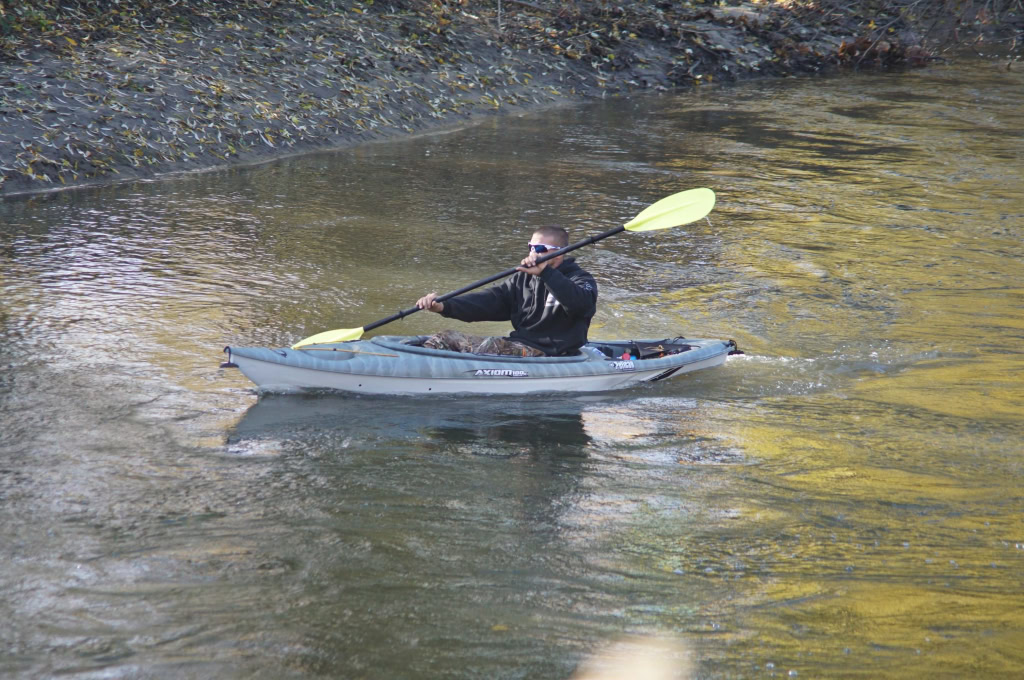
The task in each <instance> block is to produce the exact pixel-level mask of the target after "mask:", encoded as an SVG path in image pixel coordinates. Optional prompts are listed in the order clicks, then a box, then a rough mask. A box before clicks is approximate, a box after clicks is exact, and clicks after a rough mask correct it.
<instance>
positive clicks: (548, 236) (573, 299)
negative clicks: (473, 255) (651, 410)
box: [416, 227, 597, 357]
mask: <svg viewBox="0 0 1024 680" xmlns="http://www.w3.org/2000/svg"><path fill="white" fill-rule="evenodd" d="M568 244H569V234H568V232H566V231H565V229H562V228H561V227H541V228H540V229H538V230H537V231H535V232H534V233H533V236H532V237H531V238H530V253H529V255H527V256H526V257H525V258H523V261H522V263H521V264H520V266H518V267H516V273H515V274H513V275H512V276H511V277H509V278H507V279H505V281H504V282H502V283H500V284H498V285H495V286H493V287H491V288H488V289H487V290H483V291H480V292H476V293H466V294H463V295H460V296H458V297H454V298H451V299H450V300H445V301H444V302H436V301H435V298H436V297H437V293H430V294H429V295H424V296H423V297H421V298H420V299H419V300H417V301H416V306H417V307H419V308H420V309H428V310H430V311H431V312H436V313H438V314H440V315H441V316H446V317H448V318H451V319H458V320H459V321H511V322H512V327H513V329H514V330H513V331H512V332H511V333H510V334H509V337H507V338H495V337H489V338H483V337H479V336H473V335H467V334H465V333H460V332H459V331H443V332H441V333H438V334H436V335H433V336H431V337H430V338H428V339H427V341H426V342H425V343H423V344H424V346H425V347H433V348H434V349H449V350H454V351H456V352H474V353H477V354H509V355H513V356H526V357H531V356H558V355H564V354H573V353H575V352H576V350H578V349H579V348H580V347H582V346H583V344H584V343H585V342H586V341H587V330H588V329H589V328H590V320H591V319H592V318H593V317H594V312H596V311H597V282H595V281H594V277H593V276H591V275H590V274H589V273H587V272H586V271H584V270H583V268H582V267H580V266H579V265H578V264H576V260H575V258H572V257H568V258H567V257H565V256H564V255H559V256H558V257H556V258H554V259H551V260H547V261H546V262H541V263H540V264H538V263H537V259H538V258H539V257H541V256H542V255H544V254H546V253H548V252H550V251H552V250H558V249H559V248H563V247H565V246H566V245H568Z"/></svg>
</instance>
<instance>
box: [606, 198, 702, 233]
mask: <svg viewBox="0 0 1024 680" xmlns="http://www.w3.org/2000/svg"><path fill="white" fill-rule="evenodd" d="M714 207H715V192H714V191H712V190H711V189H690V190H689V191H680V192H679V193H678V194H672V195H671V196H666V197H665V198H663V199H661V200H660V201H658V202H657V203H655V204H653V205H651V206H648V207H647V208H646V209H645V210H644V211H643V212H642V213H640V214H639V215H637V216H636V217H634V218H633V219H632V220H630V221H629V222H627V223H626V224H625V225H624V226H625V228H626V231H654V230H655V229H668V228H669V227H678V226H680V225H682V224H689V223H690V222H696V221H697V220H699V219H701V218H703V217H705V216H706V215H707V214H708V213H709V212H711V209H712V208H714Z"/></svg>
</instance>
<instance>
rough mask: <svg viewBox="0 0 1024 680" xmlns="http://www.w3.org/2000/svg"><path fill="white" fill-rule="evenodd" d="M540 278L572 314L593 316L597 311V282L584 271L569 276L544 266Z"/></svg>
mask: <svg viewBox="0 0 1024 680" xmlns="http://www.w3.org/2000/svg"><path fill="white" fill-rule="evenodd" d="M540 279H541V281H543V282H544V285H545V286H547V288H548V290H549V291H550V292H551V294H552V295H554V296H555V299H556V300H558V302H559V303H560V304H561V305H562V306H563V307H565V309H566V311H567V312H569V313H570V314H572V315H573V316H584V317H590V316H593V315H594V313H595V312H596V311H597V282H596V281H594V277H593V276H591V275H590V274H588V273H587V272H585V271H582V270H577V271H576V272H575V273H574V274H573V275H572V276H571V277H567V276H566V275H565V274H563V273H562V272H560V271H558V270H557V269H555V268H553V267H545V268H544V271H542V272H541V273H540Z"/></svg>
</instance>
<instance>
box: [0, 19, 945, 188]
mask: <svg viewBox="0 0 1024 680" xmlns="http://www.w3.org/2000/svg"><path fill="white" fill-rule="evenodd" d="M873 11H874V13H873V14H869V13H868V12H867V10H863V9H860V10H859V9H858V8H857V7H855V6H853V7H845V8H843V9H839V8H836V7H833V8H831V9H828V10H827V11H826V10H825V9H820V8H819V6H817V5H815V6H814V7H798V6H793V5H789V6H786V7H784V6H782V5H774V4H772V5H769V4H748V3H736V4H733V5H724V6H723V5H719V4H717V3H716V4H714V5H711V4H708V5H704V4H701V3H699V2H651V3H649V2H622V3H607V2H588V1H583V0H581V1H579V2H575V3H564V2H553V1H548V0H536V1H535V2H524V1H517V0H504V1H503V2H497V1H496V0H495V1H493V2H469V1H467V0H463V1H461V2H460V1H456V0H451V1H448V2H443V1H438V0H434V1H427V0H394V1H393V2H387V1H383V2H382V1H379V0H378V1H377V2H372V1H356V0H348V1H343V0H323V1H320V2H314V1H313V0H240V1H237V2H232V3H222V2H217V1H215V0H176V1H175V0H143V1H141V2H134V3H123V2H118V0H88V1H87V0H78V1H77V2H76V0H61V1H59V2H58V1H57V0H21V2H19V3H18V4H17V5H16V6H12V5H10V4H6V5H5V4H4V3H3V2H2V1H0V29H2V39H0V88H2V89H0V194H7V195H13V194H17V193H25V192H35V191H42V190H48V189H53V188H61V187H70V186H80V185H86V184H93V183H97V182H109V181H113V180H123V179H132V178H140V177H151V176H154V175H159V174H163V173H169V172H181V171H194V170H201V169H207V168H211V167H218V166H224V165H227V164H237V163H249V162H256V161H260V160H265V159H269V158H275V157H280V156H283V155H287V154H292V153H297V152H301V151H308V150H312V149H323V148H332V147H340V146H346V145H351V144H353V143H359V142H363V141H368V140H371V139H377V138H383V137H388V136H395V135H404V134H409V133H414V132H417V131H423V130H425V129H430V128H438V127H443V126H451V125H456V124H459V123H460V122H461V121H464V120H465V119H466V118H468V117H471V116H474V115H480V114H488V115H490V114H501V113H505V112H509V111H516V110H522V109H532V108H538V107H541V106H546V105H550V104H552V103H556V102H562V101H568V100H573V99H578V98H582V97H593V96H609V95H611V96H614V95H623V94H627V93H629V92H633V91H638V90H645V89H650V88H654V89H660V90H666V89H669V88H678V87H694V86H704V85H706V84H710V83H720V82H723V81H725V82H728V81H732V80H737V79H744V78H750V77H757V76H778V75H788V74H793V73H801V72H816V71H821V70H824V69H828V68H832V67H837V66H841V65H844V64H845V65H891V64H895V63H899V62H903V61H908V60H909V61H915V60H917V61H919V60H923V59H925V58H926V57H927V55H926V53H925V51H924V49H923V48H922V47H921V45H920V39H919V38H918V37H917V36H916V35H915V34H914V33H913V32H912V31H911V30H910V29H909V27H907V26H906V25H904V23H903V21H902V19H900V17H899V16H898V15H896V16H895V17H886V16H884V15H879V14H878V10H873ZM883 20H884V21H887V22H888V25H885V26H884V27H883V28H881V29H879V26H881V25H882V22H883Z"/></svg>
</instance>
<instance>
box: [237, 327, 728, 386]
mask: <svg viewBox="0 0 1024 680" xmlns="http://www.w3.org/2000/svg"><path fill="white" fill-rule="evenodd" d="M425 339H426V336H395V335H390V336H389V335H384V336H378V337H375V338H372V339H369V340H359V341H354V342H344V343H334V344H323V345H308V346H305V347H303V348H302V349H298V350H296V349H284V348H282V349H270V348H265V347H225V348H224V351H225V352H227V354H228V361H227V363H226V364H225V365H226V366H232V367H233V366H237V367H238V368H239V369H241V371H242V373H244V374H245V376H246V377H247V378H249V379H250V380H252V381H253V382H254V383H256V385H257V386H259V387H260V389H261V390H264V391H267V392H294V391H300V390H345V391H349V392H362V393H366V394H457V393H476V394H523V393H528V392H600V391H603V390H614V389H620V388H623V387H629V386H630V385H634V384H636V383H641V382H653V381H656V380H664V379H666V378H671V377H675V376H678V375H682V374H684V373H690V372H692V371H697V370H700V369H703V368H711V367H712V366H718V365H720V364H722V363H724V362H725V360H726V357H727V356H728V355H729V354H730V353H735V352H737V351H738V350H737V349H736V343H734V342H733V341H732V340H686V339H683V338H675V339H673V340H642V341H635V340H634V341H612V342H590V343H587V344H586V345H584V346H583V348H582V349H581V350H580V352H579V353H578V354H576V355H572V356H564V357H537V358H523V357H509V356H497V355H486V354H465V353H460V352H451V351H448V350H436V349H429V348H426V347H422V346H421V345H422V343H423V341H424V340H425Z"/></svg>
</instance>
